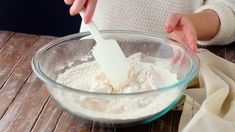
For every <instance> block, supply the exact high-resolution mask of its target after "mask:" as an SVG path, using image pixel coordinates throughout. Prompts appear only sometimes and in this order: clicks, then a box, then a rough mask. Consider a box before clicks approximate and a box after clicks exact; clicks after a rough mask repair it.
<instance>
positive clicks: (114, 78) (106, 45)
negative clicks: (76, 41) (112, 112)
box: [80, 11, 130, 88]
mask: <svg viewBox="0 0 235 132" xmlns="http://www.w3.org/2000/svg"><path fill="white" fill-rule="evenodd" d="M80 14H81V16H82V18H84V17H83V16H84V11H81V12H80ZM86 25H87V26H88V27H89V31H90V32H91V35H92V36H93V38H94V40H95V41H96V45H95V46H94V47H93V56H94V58H95V60H96V62H97V63H98V65H99V66H100V68H101V70H102V71H103V72H104V74H105V75H106V77H107V78H108V79H109V80H110V82H111V84H112V86H113V87H114V88H118V87H119V86H121V85H123V84H124V83H125V81H127V79H128V73H129V69H130V65H129V63H128V61H127V59H126V57H125V55H124V53H123V51H122V49H121V48H120V46H119V45H118V43H117V41H116V40H115V39H104V38H103V37H102V36H101V34H100V32H99V31H98V29H97V27H96V26H95V24H94V22H93V21H91V22H90V23H88V24H86Z"/></svg>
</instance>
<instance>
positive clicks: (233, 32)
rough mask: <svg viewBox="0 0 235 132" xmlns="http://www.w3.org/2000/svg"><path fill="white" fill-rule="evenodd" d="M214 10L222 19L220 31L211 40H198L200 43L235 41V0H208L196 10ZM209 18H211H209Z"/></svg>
mask: <svg viewBox="0 0 235 132" xmlns="http://www.w3.org/2000/svg"><path fill="white" fill-rule="evenodd" d="M206 9H211V10H214V11H215V12H216V13H217V14H218V16H219V19H220V28H219V31H218V33H217V34H216V35H215V36H214V37H213V38H212V39H210V40H207V41H198V44H199V45H226V44H229V43H231V42H233V41H235V0H207V2H206V3H205V5H203V6H202V7H200V8H198V9H197V10H196V11H195V12H201V11H203V10H206ZM208 19H209V18H208Z"/></svg>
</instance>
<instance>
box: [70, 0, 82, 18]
mask: <svg viewBox="0 0 235 132" xmlns="http://www.w3.org/2000/svg"><path fill="white" fill-rule="evenodd" d="M85 3H86V0H75V1H73V4H72V6H71V8H70V15H72V16H74V15H77V14H78V13H79V11H81V10H82V9H83V7H84V5H85Z"/></svg>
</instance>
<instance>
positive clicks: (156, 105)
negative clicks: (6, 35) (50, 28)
mask: <svg viewBox="0 0 235 132" xmlns="http://www.w3.org/2000/svg"><path fill="white" fill-rule="evenodd" d="M101 33H102V36H103V37H104V38H112V39H115V40H117V41H118V43H119V45H120V47H121V48H122V50H123V52H124V54H125V55H126V56H127V57H128V56H130V55H132V54H135V53H137V52H142V53H144V54H146V55H148V56H151V57H156V58H157V59H156V60H154V61H155V62H158V61H162V62H164V65H161V66H163V67H166V68H167V69H168V70H169V71H171V72H172V73H175V74H176V75H177V80H178V81H177V82H175V83H171V84H166V85H165V86H163V87H159V86H156V88H155V89H154V90H149V91H143V92H136V93H100V92H89V91H84V90H81V89H80V90H79V88H72V87H69V86H65V85H63V84H60V83H58V82H56V80H57V78H58V75H59V74H61V73H64V72H65V70H67V69H69V68H71V67H73V66H76V65H79V64H82V63H84V62H90V61H94V58H93V57H92V56H91V57H89V58H88V59H87V60H86V61H84V60H82V58H84V56H87V55H89V54H90V50H91V49H92V47H93V46H94V45H95V41H94V40H93V39H92V37H91V36H90V34H89V33H87V32H85V33H78V34H74V35H70V36H65V37H62V38H59V39H56V40H53V41H51V42H49V43H48V44H46V45H45V46H43V47H42V48H41V49H40V50H38V52H37V53H36V55H35V56H34V57H33V59H32V68H33V71H34V73H35V74H36V75H37V77H38V78H40V79H41V80H42V81H43V82H44V83H45V84H46V86H47V90H48V92H49V93H50V95H51V97H52V98H53V99H54V100H55V101H56V102H57V103H58V104H59V105H60V106H61V107H62V108H63V109H64V110H66V111H67V112H68V113H70V114H71V115H73V116H75V117H76V118H79V119H80V120H83V121H85V122H86V123H90V122H96V123H98V124H100V125H103V126H128V125H134V124H143V123H148V122H151V121H153V120H155V119H157V118H159V117H161V116H162V115H164V114H165V113H166V112H168V111H169V110H171V109H172V108H173V107H174V106H175V105H176V104H177V102H178V101H179V100H180V98H181V96H182V95H183V94H184V91H185V89H186V87H187V84H188V83H189V82H190V81H191V80H192V79H193V78H194V77H195V76H196V75H197V74H198V71H199V60H198V57H197V56H196V55H194V54H192V53H191V52H190V50H189V49H187V48H186V47H185V46H184V44H182V43H179V42H176V41H174V40H171V39H168V38H166V37H163V36H159V35H153V34H148V33H142V32H134V31H101ZM114 61H115V60H114ZM145 61H148V60H145ZM151 61H153V60H151ZM161 64H162V63H161ZM114 70H118V67H114ZM157 78H158V77H156V79H157ZM172 93H174V94H172ZM173 95H174V96H173ZM84 98H86V99H89V101H87V102H85V103H84V102H82V101H81V100H82V99H84ZM125 101H126V102H125ZM120 102H122V103H121V104H120V105H119V104H118V103H120ZM91 105H93V106H95V108H94V107H90V106H91ZM135 105H140V107H138V108H137V109H132V108H134V107H136V106H135ZM141 105H144V107H141ZM108 107H114V109H113V110H109V111H107V108H108ZM115 107H116V108H115ZM104 111H105V112H104Z"/></svg>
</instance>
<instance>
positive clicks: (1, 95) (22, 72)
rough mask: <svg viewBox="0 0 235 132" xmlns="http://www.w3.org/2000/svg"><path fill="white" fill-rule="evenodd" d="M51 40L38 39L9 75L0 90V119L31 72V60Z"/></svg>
mask: <svg viewBox="0 0 235 132" xmlns="http://www.w3.org/2000/svg"><path fill="white" fill-rule="evenodd" d="M51 39H53V37H43V38H39V39H38V40H37V42H36V43H35V45H34V46H33V47H32V48H31V50H29V51H28V52H26V54H25V56H24V57H23V58H22V59H21V61H20V62H19V64H18V65H19V66H17V67H16V68H15V70H14V71H13V72H12V73H11V75H10V77H9V78H8V80H7V81H6V83H5V84H4V86H3V87H2V89H1V90H0V102H1V103H0V118H1V117H2V116H3V114H4V113H5V111H6V109H7V108H8V107H9V105H10V104H11V102H12V101H13V100H14V98H15V96H16V95H17V93H18V92H19V90H20V89H21V87H22V85H23V84H24V83H25V81H26V80H27V79H28V77H29V75H30V73H31V72H32V69H31V59H32V57H33V55H34V54H35V52H36V51H37V50H38V49H39V48H40V47H41V46H43V45H44V44H45V43H47V42H48V41H50V40H51Z"/></svg>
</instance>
